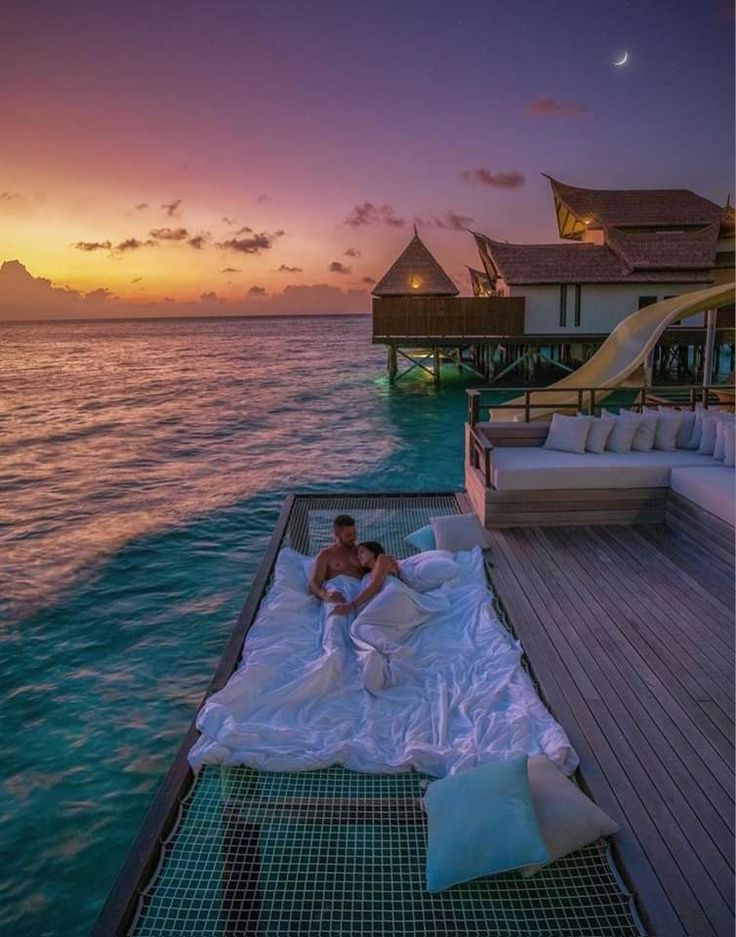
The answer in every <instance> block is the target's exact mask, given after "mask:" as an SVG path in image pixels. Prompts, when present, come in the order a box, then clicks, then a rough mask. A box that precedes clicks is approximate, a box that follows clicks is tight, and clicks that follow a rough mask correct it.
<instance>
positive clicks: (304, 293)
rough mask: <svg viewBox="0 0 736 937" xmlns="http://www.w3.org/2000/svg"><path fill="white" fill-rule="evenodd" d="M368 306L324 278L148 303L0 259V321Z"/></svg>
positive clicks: (330, 311) (363, 296) (360, 309)
mask: <svg viewBox="0 0 736 937" xmlns="http://www.w3.org/2000/svg"><path fill="white" fill-rule="evenodd" d="M251 289H253V288H251ZM255 289H261V287H256V288H255ZM369 311H370V303H369V300H368V298H367V292H366V291H365V290H348V291H345V290H342V289H340V288H339V287H337V286H329V285H328V284H326V283H316V284H290V285H289V286H287V287H286V288H285V289H284V290H283V291H282V292H277V293H270V294H267V295H263V294H260V293H259V294H256V293H255V292H252V293H248V294H247V295H246V296H245V297H244V298H242V299H239V300H233V301H231V300H228V299H224V298H222V297H220V296H219V295H218V294H217V293H216V292H214V291H207V292H204V293H202V294H201V295H200V296H199V297H197V298H196V299H193V300H177V299H174V298H172V297H171V296H165V297H162V298H161V299H160V300H157V301H155V302H154V301H151V300H142V299H137V300H124V299H120V298H119V297H115V296H113V294H112V293H111V292H110V290H108V289H107V288H105V287H100V288H99V289H96V290H92V291H91V292H89V293H83V292H80V291H79V290H73V289H69V288H66V287H57V286H54V285H53V284H52V282H51V281H50V280H48V279H45V278H43V277H34V276H33V275H32V274H31V273H30V272H29V271H28V270H27V269H26V267H25V266H24V265H23V264H22V263H21V262H20V261H17V260H14V261H8V262H6V263H4V264H0V320H12V319H16V320H32V319H73V318H90V317H93V316H94V317H96V316H101V317H108V318H111V317H116V318H119V317H132V318H142V317H150V316H203V315H205V316H206V315H213V316H222V315H240V316H243V315H246V316H247V315H259V316H260V315H264V314H265V315H303V314H305V313H307V314H309V313H311V314H327V315H339V314H342V313H346V314H355V313H368V312H369Z"/></svg>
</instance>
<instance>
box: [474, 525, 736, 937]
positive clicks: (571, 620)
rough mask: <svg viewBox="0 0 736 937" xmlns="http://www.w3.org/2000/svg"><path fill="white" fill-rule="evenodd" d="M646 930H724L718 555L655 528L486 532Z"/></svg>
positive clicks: (726, 883)
mask: <svg viewBox="0 0 736 937" xmlns="http://www.w3.org/2000/svg"><path fill="white" fill-rule="evenodd" d="M488 534H489V538H490V542H491V562H492V568H491V570H490V572H491V576H492V579H493V583H494V586H495V589H496V592H497V595H498V597H499V598H500V600H501V603H502V605H503V607H504V609H505V611H506V614H507V617H508V619H509V623H510V625H511V626H512V627H513V629H514V630H515V631H516V633H517V635H518V637H519V638H520V639H521V642H522V644H523V646H524V649H525V651H526V653H527V656H528V658H529V660H530V662H531V665H532V669H533V671H534V674H535V676H536V678H537V680H538V681H539V685H540V690H541V692H542V695H543V696H544V698H545V700H546V702H547V703H548V705H549V706H550V708H551V709H552V711H553V713H554V714H555V716H556V717H557V719H558V720H559V721H560V722H561V723H562V725H563V726H564V727H565V729H566V730H567V732H568V735H569V736H570V739H571V741H572V743H573V745H574V746H575V748H576V750H577V752H578V755H579V756H580V764H581V768H580V772H581V778H582V781H583V783H584V784H585V785H586V786H587V787H588V789H589V791H590V793H591V795H592V796H593V798H594V799H595V800H596V801H597V802H598V804H599V805H600V806H601V807H602V808H603V809H604V810H605V811H606V812H608V813H609V814H610V815H611V816H612V817H614V819H616V821H617V822H618V824H619V826H620V828H621V829H620V833H619V834H618V835H617V836H616V838H615V849H616V851H617V854H618V858H619V863H620V865H621V867H622V869H623V871H624V873H625V875H626V876H627V877H628V879H629V883H630V885H631V887H632V889H633V890H634V891H635V892H636V893H637V895H638V900H639V904H640V907H641V910H642V912H643V916H644V919H645V923H646V926H647V929H648V931H647V932H648V933H651V934H656V935H658V937H678V935H687V937H731V935H732V934H733V933H734V901H733V891H734V772H733V764H734V761H733V759H734V667H733V661H734V612H733V588H734V579H733V564H732V563H729V562H727V560H726V558H725V557H726V553H725V552H724V551H723V550H720V551H719V552H718V553H717V555H714V554H715V551H714V552H710V551H706V549H705V547H704V546H703V544H702V543H699V542H697V541H695V540H693V539H692V538H690V537H688V536H687V535H686V534H684V533H680V532H677V531H674V530H671V529H669V528H667V527H665V526H664V525H642V526H641V527H625V526H611V527H605V526H604V527H554V528H553V527H548V528H543V527H540V528H510V529H504V530H491V531H489V532H488Z"/></svg>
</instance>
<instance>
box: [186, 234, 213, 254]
mask: <svg viewBox="0 0 736 937" xmlns="http://www.w3.org/2000/svg"><path fill="white" fill-rule="evenodd" d="M208 240H209V234H195V235H194V237H191V238H189V240H188V241H187V244H188V245H189V246H190V247H193V248H194V250H195V251H201V250H202V248H203V247H204V246H205V244H206V243H207V241H208Z"/></svg>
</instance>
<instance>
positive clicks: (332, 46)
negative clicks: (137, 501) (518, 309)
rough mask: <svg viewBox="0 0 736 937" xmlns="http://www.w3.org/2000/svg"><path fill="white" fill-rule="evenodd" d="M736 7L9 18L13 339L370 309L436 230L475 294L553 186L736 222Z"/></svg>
mask: <svg viewBox="0 0 736 937" xmlns="http://www.w3.org/2000/svg"><path fill="white" fill-rule="evenodd" d="M731 10H732V5H731V4H730V3H727V2H721V0H704V2H703V3H702V4H698V3H694V2H692V0H686V2H685V0H666V2H665V0H637V2H631V3H628V2H623V0H612V2H594V0H586V2H582V0H580V2H579V0H555V2H554V3H540V2H539V0H520V2H514V3H513V4H512V3H508V2H498V0H495V2H494V0H485V2H482V3H477V2H467V0H459V2H452V3H450V2H442V3H437V2H431V0H427V2H423V3H418V2H405V3H397V2H396V0H393V2H390V3H389V2H384V0H371V2H370V3H357V2H355V3H353V2H347V0H343V2H324V0H315V2H314V3H310V4H306V3H304V2H293V0H287V2H280V3H255V2H249V0H239V2H217V0H215V2H210V3H207V4H202V3H193V2H188V0H181V2H176V3H174V2H170V3H166V2H156V0H153V2H151V0H147V2H145V3H143V2H138V0H131V2H126V3H110V2H106V0H94V2H82V0H80V2H75V0H70V2H59V0H55V2H43V0H41V2H32V3H26V2H19V0H6V3H4V4H3V12H2V28H1V29H0V86H1V87H2V94H1V95H0V128H1V130H0V132H1V134H2V150H1V152H2V159H1V160H0V263H2V261H18V262H19V263H18V264H6V266H5V267H4V268H3V270H2V271H1V272H0V317H1V318H33V317H39V316H43V315H57V316H61V315H82V314H87V315H90V314H94V315H97V314H107V315H128V314H145V315H157V314H167V315H171V314H218V313H219V314H222V313H269V312H273V313H279V312H305V313H316V312H350V311H366V312H367V311H368V310H369V308H370V300H369V293H370V288H371V283H372V282H373V281H374V280H375V279H376V278H378V277H380V276H381V275H382V274H383V273H384V272H385V270H386V268H387V267H388V266H389V264H390V263H391V262H392V260H393V259H394V257H395V256H396V255H397V254H398V253H399V252H400V251H401V250H402V249H403V248H404V246H405V245H406V243H407V241H408V239H409V237H410V234H411V225H412V224H414V223H416V224H417V225H418V226H419V231H420V234H421V236H422V237H423V239H424V240H425V242H426V243H427V245H428V246H429V248H430V249H431V250H432V251H433V252H434V253H435V256H437V258H438V260H439V261H440V262H441V263H442V264H443V266H444V267H445V269H446V270H447V271H448V273H449V274H450V275H451V276H452V277H453V278H454V279H455V280H456V282H457V283H458V285H459V286H460V288H461V290H462V291H463V292H468V290H469V283H468V278H467V273H466V271H465V264H477V259H476V253H475V250H474V247H473V242H472V238H471V237H470V235H469V234H468V233H467V232H466V231H465V230H464V227H465V226H469V227H473V228H475V229H477V230H480V231H483V232H485V233H487V234H489V235H492V236H495V237H502V238H507V239H508V240H511V241H530V242H533V241H542V242H543V241H550V240H554V239H555V237H556V230H555V226H554V213H553V210H552V199H551V195H550V191H549V184H548V182H547V180H546V179H545V178H544V177H543V176H542V175H541V173H542V172H546V173H550V174H551V175H553V176H555V177H556V178H558V179H561V180H562V181H565V182H569V183H571V184H575V185H581V186H589V187H592V188H657V187H672V188H690V189H693V190H695V191H696V192H699V193H700V194H702V195H704V196H706V197H708V198H711V199H713V200H714V201H717V202H719V203H723V202H725V199H726V196H727V194H728V193H729V190H730V189H731V188H732V178H733V160H734V152H733V138H734V126H733V93H734V87H733V56H734V42H733V27H734V21H733V16H732V12H731ZM624 50H628V52H629V56H630V61H629V62H628V64H627V65H626V66H624V67H622V68H616V67H615V66H613V64H612V62H613V60H614V59H615V58H616V57H617V56H620V55H621V54H622V53H623V51H624Z"/></svg>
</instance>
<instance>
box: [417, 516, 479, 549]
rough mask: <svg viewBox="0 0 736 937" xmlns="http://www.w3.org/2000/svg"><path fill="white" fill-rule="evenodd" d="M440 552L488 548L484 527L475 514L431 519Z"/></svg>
mask: <svg viewBox="0 0 736 937" xmlns="http://www.w3.org/2000/svg"><path fill="white" fill-rule="evenodd" d="M429 522H430V524H431V525H432V531H433V532H434V539H435V543H436V544H437V549H438V550H449V551H450V553H457V551H458V550H472V549H473V548H474V547H482V548H483V549H485V548H486V547H487V546H488V538H487V536H486V532H485V530H484V529H483V525H482V524H481V522H480V521H479V520H478V518H477V516H476V515H475V514H449V515H447V517H430V519H429Z"/></svg>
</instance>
